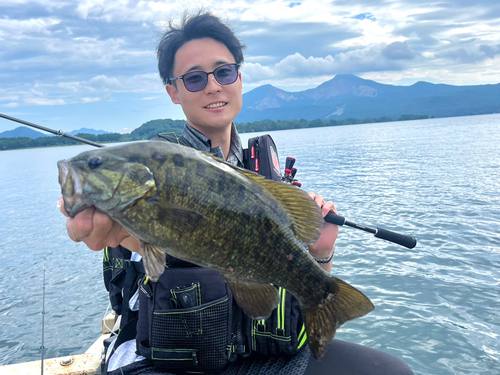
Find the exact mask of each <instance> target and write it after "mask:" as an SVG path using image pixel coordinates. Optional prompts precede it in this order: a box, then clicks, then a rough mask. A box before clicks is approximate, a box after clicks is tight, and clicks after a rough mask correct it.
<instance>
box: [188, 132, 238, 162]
mask: <svg viewBox="0 0 500 375" xmlns="http://www.w3.org/2000/svg"><path fill="white" fill-rule="evenodd" d="M182 136H183V137H184V138H185V139H186V140H187V141H188V142H189V143H190V144H191V145H192V146H193V147H194V148H195V149H197V150H198V151H204V152H210V153H212V154H214V155H215V156H217V157H219V158H221V159H224V160H226V161H227V162H228V163H230V164H233V165H237V166H238V167H243V147H242V145H241V139H240V136H239V135H238V132H237V131H236V126H234V123H231V145H230V148H229V155H228V156H227V159H226V158H224V154H223V153H222V149H221V148H220V147H219V146H217V147H215V148H212V141H211V140H210V138H208V137H207V136H205V135H204V134H202V133H200V132H199V131H198V130H196V129H195V128H193V127H192V126H191V125H189V124H188V123H186V125H184V129H183V131H182Z"/></svg>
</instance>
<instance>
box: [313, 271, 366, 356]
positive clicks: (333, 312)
mask: <svg viewBox="0 0 500 375" xmlns="http://www.w3.org/2000/svg"><path fill="white" fill-rule="evenodd" d="M328 289H330V290H329V292H328V293H327V294H326V297H325V298H324V299H323V301H321V302H320V303H319V304H318V305H315V306H310V307H308V308H306V309H305V324H306V333H307V339H308V341H309V347H310V348H311V351H312V353H313V355H314V358H316V359H319V358H321V357H322V356H323V354H324V353H325V349H326V347H327V346H328V344H329V343H330V341H331V340H332V338H333V336H334V335H335V331H336V330H337V328H339V327H340V326H341V325H342V324H344V323H345V322H347V321H349V320H352V319H355V318H359V317H361V316H363V315H365V314H368V313H369V312H370V311H372V310H373V309H374V308H375V307H374V306H373V304H372V302H371V301H370V300H369V299H368V297H366V296H365V295H364V294H363V293H361V292H360V291H359V290H357V289H356V288H354V287H353V286H351V285H349V284H347V283H346V282H344V281H342V280H340V279H337V278H336V277H333V276H332V277H331V280H330V281H329V285H328Z"/></svg>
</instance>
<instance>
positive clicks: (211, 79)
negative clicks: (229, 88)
mask: <svg viewBox="0 0 500 375" xmlns="http://www.w3.org/2000/svg"><path fill="white" fill-rule="evenodd" d="M221 86H222V85H221V84H220V83H219V82H217V80H216V79H215V75H214V73H213V72H212V73H209V74H208V82H207V86H206V87H205V92H206V93H211V92H219V91H220V90H221Z"/></svg>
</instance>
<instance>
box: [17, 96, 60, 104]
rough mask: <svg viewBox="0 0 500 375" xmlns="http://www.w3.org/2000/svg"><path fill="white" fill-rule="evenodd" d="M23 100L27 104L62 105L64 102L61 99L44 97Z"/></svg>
mask: <svg viewBox="0 0 500 375" xmlns="http://www.w3.org/2000/svg"><path fill="white" fill-rule="evenodd" d="M23 101H24V102H25V103H26V104H28V105H64V104H66V102H65V101H64V100H62V99H46V98H26V99H23Z"/></svg>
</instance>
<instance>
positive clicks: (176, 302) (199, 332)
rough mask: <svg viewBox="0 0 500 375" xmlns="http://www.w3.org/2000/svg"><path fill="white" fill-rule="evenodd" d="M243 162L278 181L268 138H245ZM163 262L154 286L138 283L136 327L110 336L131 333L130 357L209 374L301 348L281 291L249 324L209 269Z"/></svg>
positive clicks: (291, 305)
mask: <svg viewBox="0 0 500 375" xmlns="http://www.w3.org/2000/svg"><path fill="white" fill-rule="evenodd" d="M154 140H165V141H168V142H172V143H179V144H182V145H184V146H190V147H192V146H191V145H190V144H189V142H188V141H187V140H186V139H185V138H183V137H182V136H177V135H175V134H173V133H167V134H165V133H164V134H159V135H158V137H157V138H155V139H154ZM244 164H245V168H247V169H249V170H253V171H255V172H257V173H259V174H261V175H263V176H265V177H266V178H268V179H273V180H275V181H281V180H282V177H281V172H280V168H279V160H278V153H277V150H276V146H275V144H274V142H273V140H272V138H271V137H270V136H269V135H264V136H260V137H254V138H251V139H250V140H249V141H248V149H245V150H244ZM166 263H167V264H166V265H167V267H166V269H165V272H164V273H163V274H162V275H161V276H160V278H159V279H158V281H157V282H151V281H149V280H148V279H147V278H146V277H145V276H143V278H142V279H140V280H138V287H139V290H140V293H139V306H140V308H139V316H138V322H137V325H136V330H134V329H133V325H134V324H135V321H132V322H130V319H129V325H128V326H127V327H126V328H127V329H124V335H126V336H127V337H126V338H123V337H122V338H121V339H120V337H119V338H118V339H120V343H121V342H124V341H125V340H126V339H129V338H131V337H133V335H134V334H135V333H136V336H135V337H136V343H137V352H138V353H139V354H141V355H143V356H144V357H146V358H147V359H148V360H150V361H151V363H152V364H154V365H155V366H156V367H158V368H160V369H163V370H170V371H188V372H197V373H206V372H208V373H214V372H219V371H221V370H223V369H224V368H225V367H226V365H227V364H228V363H230V362H232V361H235V360H236V359H237V358H240V357H247V356H249V355H250V354H252V353H259V354H262V355H271V356H277V355H284V356H293V355H294V354H295V353H296V352H297V351H298V350H299V349H301V348H302V347H303V346H304V345H305V343H306V340H307V336H306V333H305V326H304V323H303V320H302V315H301V310H300V304H299V302H298V300H297V299H296V298H295V297H294V296H293V295H292V294H291V293H289V292H287V291H286V290H285V289H283V288H281V287H278V286H277V287H276V288H277V289H278V293H279V296H280V303H279V305H278V307H277V308H276V309H274V310H273V312H272V314H271V316H270V317H269V318H267V319H262V320H254V319H252V318H250V317H249V316H247V315H246V314H245V313H244V312H243V311H242V310H241V309H240V308H239V306H238V305H237V304H236V302H235V301H234V300H233V297H232V294H231V291H230V289H229V288H228V286H227V284H226V283H225V282H224V279H223V278H222V276H221V275H220V274H219V273H218V272H217V271H214V270H212V269H208V268H203V267H199V266H196V265H194V264H191V263H188V262H185V261H183V260H180V259H177V258H174V257H171V256H169V255H167V262H166ZM123 303H125V298H124V299H123ZM127 304H128V301H127ZM127 307H128V305H127ZM122 311H124V308H123V307H122ZM125 323H126V322H125ZM131 327H132V328H131Z"/></svg>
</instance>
